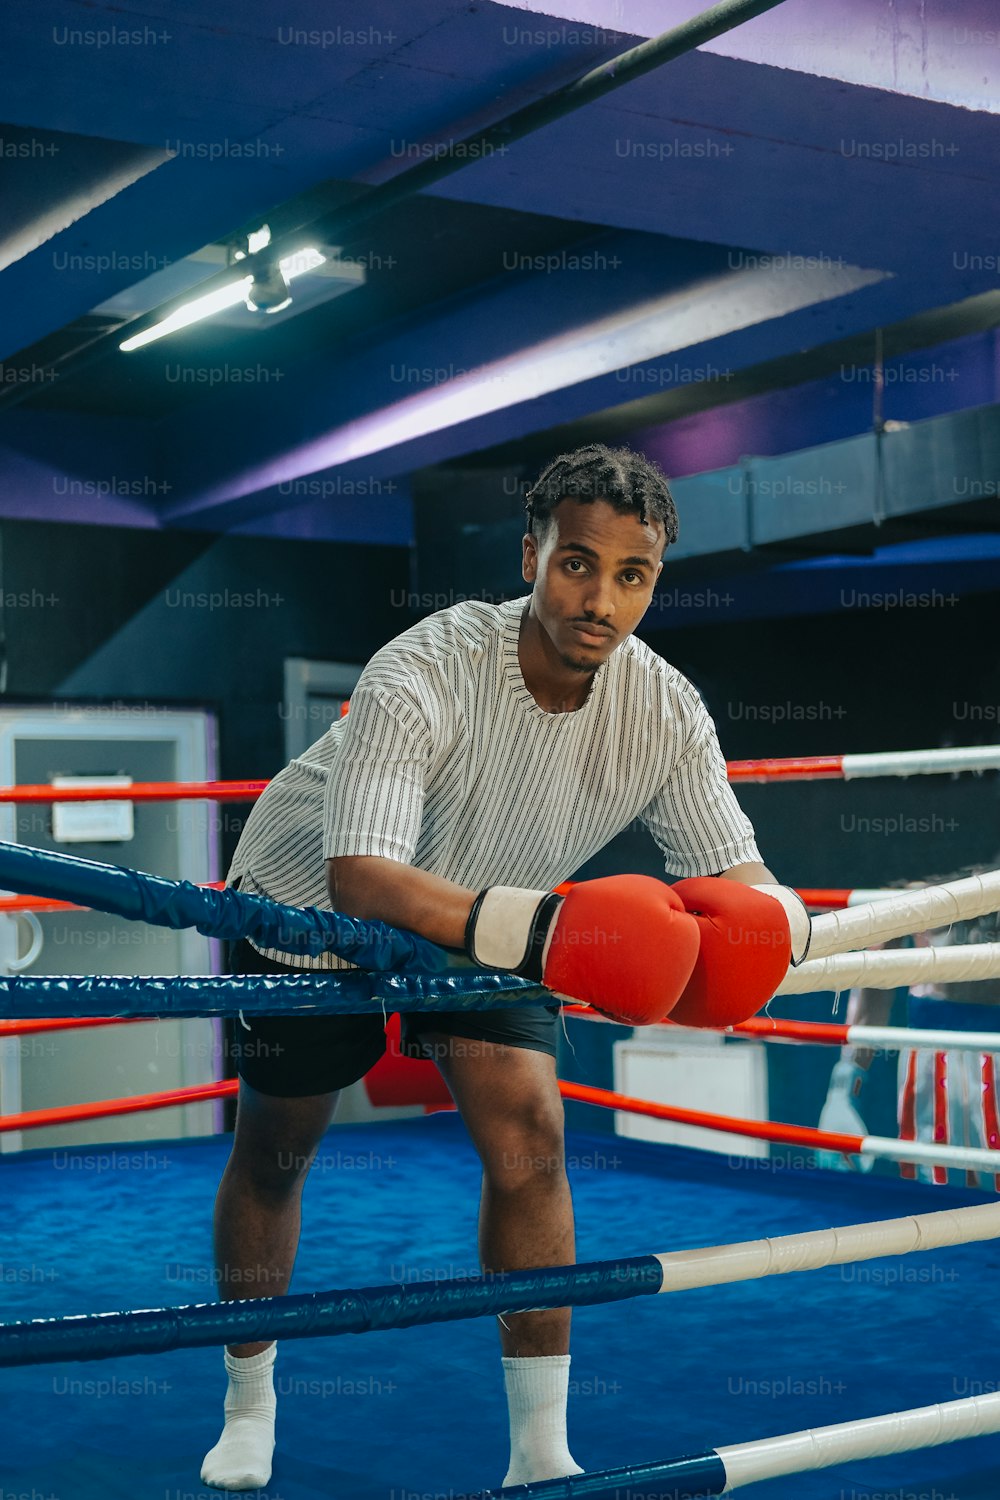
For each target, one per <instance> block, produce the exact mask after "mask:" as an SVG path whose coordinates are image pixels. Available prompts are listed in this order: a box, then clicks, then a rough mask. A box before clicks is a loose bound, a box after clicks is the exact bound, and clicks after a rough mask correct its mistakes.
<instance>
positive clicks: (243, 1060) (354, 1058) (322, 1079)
mask: <svg viewBox="0 0 1000 1500" xmlns="http://www.w3.org/2000/svg"><path fill="white" fill-rule="evenodd" d="M224 963H225V967H226V972H227V973H229V974H308V973H310V972H323V971H311V970H309V969H297V968H294V967H293V966H292V965H290V964H281V963H276V962H274V960H273V959H270V958H265V957H264V955H263V954H262V953H258V951H257V949H256V948H254V947H253V945H252V944H250V943H248V942H246V941H245V940H244V941H242V942H239V943H235V944H231V943H227V944H226V945H225V958H224ZM390 1014H391V1012H390ZM558 1015H559V1006H558V1005H557V1004H553V1005H523V1006H511V1007H509V1008H507V1009H504V1010H480V1011H464V1010H459V1011H455V1010H445V1011H439V1010H436V1011H409V1012H407V1013H406V1014H404V1015H403V1016H401V1018H400V1019H401V1032H402V1038H401V1043H400V1045H401V1047H402V1050H403V1051H404V1052H405V1053H406V1055H407V1057H417V1058H428V1059H431V1060H433V1058H434V1051H433V1045H432V1044H431V1043H430V1042H429V1041H426V1040H422V1036H421V1034H422V1033H425V1032H445V1033H446V1034H448V1035H449V1036H461V1037H470V1038H473V1039H475V1040H477V1041H485V1042H495V1043H497V1044H498V1045H505V1046H508V1047H526V1048H528V1050H529V1051H531V1052H544V1053H546V1054H547V1055H548V1056H549V1057H555V1055H556V1039H557V1034H558V1028H557V1019H556V1018H557V1017H558ZM235 1025H236V1036H235V1038H234V1053H235V1056H236V1060H237V1072H238V1073H239V1076H240V1077H241V1078H244V1079H245V1080H246V1082H247V1083H248V1084H249V1085H250V1087H251V1088H255V1089H257V1090H259V1092H260V1093H262V1094H277V1095H279V1096H280V1097H281V1098H301V1097H302V1096H304V1095H306V1094H328V1093H332V1092H333V1090H334V1089H342V1088H346V1087H347V1085H348V1084H350V1083H356V1082H357V1080H358V1079H359V1078H363V1077H364V1076H365V1074H366V1073H367V1072H368V1070H369V1069H370V1068H373V1067H374V1066H375V1064H376V1063H377V1062H378V1060H379V1058H380V1057H381V1056H382V1054H383V1052H384V1051H385V1020H384V1017H383V1015H382V1012H381V1011H376V1012H373V1013H371V1014H368V1015H347V1016H247V1017H246V1019H245V1021H244V1020H243V1019H242V1018H241V1017H239V1016H237V1017H236V1023H235Z"/></svg>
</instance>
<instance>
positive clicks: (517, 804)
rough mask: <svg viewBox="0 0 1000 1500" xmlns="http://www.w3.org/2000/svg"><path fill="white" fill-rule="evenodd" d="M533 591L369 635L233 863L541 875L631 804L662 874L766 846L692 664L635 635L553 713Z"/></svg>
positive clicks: (309, 884)
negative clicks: (534, 651) (388, 634)
mask: <svg viewBox="0 0 1000 1500" xmlns="http://www.w3.org/2000/svg"><path fill="white" fill-rule="evenodd" d="M527 604H528V599H527V598H520V599H512V600H507V601H506V602H504V603H502V604H488V603H484V602H482V601H480V600H466V601H464V602H462V603H461V604H455V605H453V606H452V607H451V608H450V609H444V610H441V611H440V612H439V613H437V614H433V615H429V616H428V617H427V618H426V619H424V620H421V621H420V623H419V624H417V625H414V626H413V627H412V628H411V629H410V630H406V631H404V632H403V634H402V635H400V636H397V637H396V639H395V640H393V641H390V642H389V644H388V645H387V646H384V647H383V648H382V649H381V650H380V651H378V652H376V654H375V655H374V656H373V657H372V658H371V660H370V661H369V663H368V665H367V666H366V667H365V669H364V671H363V672H362V674H361V678H360V680H359V681H358V684H357V686H356V687H355V689H354V691H353V692H352V694H351V710H350V713H349V714H348V715H347V716H346V717H345V718H343V719H340V720H339V721H338V722H337V723H336V724H334V725H333V726H332V727H331V728H330V729H328V730H327V732H326V733H325V734H324V735H323V736H322V738H320V739H318V740H317V741H316V743H315V744H314V745H313V746H312V747H311V748H310V749H309V750H307V751H306V753H305V754H304V755H301V756H298V757H297V758H296V759H295V760H293V761H291V762H290V763H289V764H288V765H287V766H286V767H285V769H284V770H283V771H281V772H279V774H278V775H277V776H276V777H275V778H274V780H273V781H272V782H270V783H269V785H268V786H267V788H266V789H265V791H264V792H263V794H262V796H261V797H260V799H259V800H258V802H257V803H256V805H255V806H254V807H253V809H252V810H251V813H250V816H249V818H248V819H247V822H246V825H245V827H244V829H243V832H242V834H241V836H240V840H239V844H238V845H237V848H236V853H235V855H234V856H233V861H232V864H231V866H230V869H229V874H228V876H227V879H228V880H229V881H230V882H232V881H233V880H235V879H236V878H237V877H239V878H240V884H241V887H242V889H244V890H249V891H252V892H259V893H262V894H264V895H268V896H271V897H272V898H273V899H274V900H276V901H282V902H287V903H289V904H291V905H293V906H318V907H323V908H328V907H329V904H330V899H329V894H328V892H327V885H326V873H325V866H324V860H325V859H329V858H333V857H335V856H338V855H349V854H368V855H381V856H383V857H385V858H387V859H395V860H399V861H401V862H402V863H404V864H411V865H414V866H416V867H417V868H418V869H421V870H428V871H430V872H431V873H432V874H434V875H441V876H443V877H444V878H445V879H447V880H452V881H455V882H456V883H457V884H459V885H463V886H466V887H468V888H469V889H470V890H480V889H481V888H482V887H483V886H486V885H516V886H527V887H530V888H537V889H549V888H551V887H552V886H554V885H557V884H558V883H559V882H560V881H563V880H567V879H568V878H569V877H570V876H571V875H572V874H573V873H574V871H576V870H578V869H579V868H580V866H581V865H582V864H584V862H585V861H586V860H588V859H590V857H591V856H592V855H593V854H596V853H597V851H598V850H599V849H601V848H603V846H604V845H605V844H607V843H608V841H609V840H610V839H612V838H613V837H614V836H615V834H617V833H620V832H621V831H622V830H623V829H624V828H626V827H627V826H628V825H629V824H630V823H631V822H632V821H633V819H636V818H639V819H641V820H642V822H643V823H644V824H645V825H646V827H648V829H649V831H650V832H651V833H652V835H653V838H654V839H655V840H656V842H657V844H658V845H659V846H660V848H661V849H662V851H663V854H664V856H665V861H666V869H667V872H668V873H669V874H673V875H681V876H687V875H716V874H718V873H719V872H720V871H721V870H725V869H728V868H729V867H730V866H732V865H736V864H742V863H743V862H745V861H747V860H759V859H760V855H759V853H758V850H757V845H756V843H755V841H754V833H753V828H752V827H751V824H750V821H749V819H748V818H747V817H746V815H745V814H744V813H743V811H742V810H741V808H740V806H739V804H738V803H737V801H736V798H735V796H734V794H733V791H732V789H731V787H730V785H729V783H728V781H727V779H726V766H725V761H724V760H723V757H722V752H721V751H720V749H719V742H718V739H717V736H716V732H715V725H714V724H713V722H712V719H711V718H710V716H709V714H708V711H707V709H706V708H705V705H704V704H703V703H702V701H701V698H700V697H699V695H698V693H697V691H696V690H695V688H694V687H693V686H692V684H691V683H690V682H689V681H688V680H687V678H686V677H684V676H683V675H682V674H681V673H680V672H678V671H677V669H676V668H675V667H672V666H670V665H669V663H667V662H666V661H664V660H663V658H662V657H660V656H657V655H656V653H655V652H654V651H651V650H650V649H649V647H648V646H646V645H644V644H643V642H642V641H640V640H638V639H637V638H636V637H635V636H632V635H630V636H627V637H626V639H625V640H624V641H622V642H621V644H620V645H619V646H618V647H617V648H616V649H615V651H613V652H612V654H611V656H610V657H608V659H607V660H606V661H605V662H603V663H602V664H601V665H600V666H599V667H598V669H597V671H596V672H595V674H594V677H593V680H592V685H591V688H590V692H589V694H588V696H587V699H586V701H585V702H584V704H583V706H582V707H581V708H578V709H576V710H575V711H573V712H570V713H549V712H548V711H547V710H545V709H543V708H540V707H539V705H538V704H537V703H536V702H535V700H534V698H533V697H532V695H531V694H530V692H529V691H528V689H527V688H526V686H525V684H524V678H523V677H522V675H521V669H520V665H519V663H518V655H517V648H518V634H519V628H520V622H521V616H522V614H523V613H524V610H525V608H526V607H527ZM266 951H268V954H269V956H270V957H273V958H276V959H277V960H278V961H279V962H282V963H287V964H292V965H295V966H298V967H302V968H311V967H327V968H341V967H344V964H343V962H342V961H341V960H340V959H338V958H336V957H335V956H334V955H333V954H323V955H320V956H319V957H317V958H312V957H310V956H309V955H307V954H290V953H287V954H286V953H278V952H276V951H272V950H266Z"/></svg>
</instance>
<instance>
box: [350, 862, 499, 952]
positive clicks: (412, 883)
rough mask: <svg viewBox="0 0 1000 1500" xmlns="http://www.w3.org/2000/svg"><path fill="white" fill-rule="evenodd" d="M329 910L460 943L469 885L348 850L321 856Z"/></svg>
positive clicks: (451, 945)
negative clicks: (347, 852)
mask: <svg viewBox="0 0 1000 1500" xmlns="http://www.w3.org/2000/svg"><path fill="white" fill-rule="evenodd" d="M326 883H327V888H328V890H329V892H330V904H331V906H332V907H333V910H334V911H339V912H343V913H344V915H345V916H348V917H361V918H363V919H364V920H365V921H367V922H376V921H380V922H388V923H389V925H390V926H391V927H405V928H406V929H407V931H409V932H417V933H419V934H420V936H421V937H425V938H428V939H429V940H430V941H431V942H432V943H440V944H441V946H442V947H444V948H463V947H464V945H465V924H466V922H467V921H468V920H469V913H470V912H471V910H472V904H473V902H474V901H475V899H476V895H477V893H476V892H475V891H469V890H466V889H465V887H464V886H461V885H456V884H455V883H454V881H451V880H445V879H443V878H442V876H440V875H431V874H429V873H428V871H426V870H417V869H414V867H413V866H412V865H404V864H402V863H401V862H400V861H399V860H396V859H385V858H383V857H381V856H380V855H370V854H349V855H341V856H339V857H338V858H336V859H328V860H327V861H326Z"/></svg>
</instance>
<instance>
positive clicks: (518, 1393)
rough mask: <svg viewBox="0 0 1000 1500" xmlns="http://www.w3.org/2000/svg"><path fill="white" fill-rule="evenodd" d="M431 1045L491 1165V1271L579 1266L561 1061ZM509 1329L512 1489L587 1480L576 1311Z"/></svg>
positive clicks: (488, 1046)
mask: <svg viewBox="0 0 1000 1500" xmlns="http://www.w3.org/2000/svg"><path fill="white" fill-rule="evenodd" d="M421 1039H422V1041H424V1042H425V1044H427V1045H429V1046H430V1047H431V1048H432V1049H433V1054H434V1058H435V1061H436V1062H437V1064H438V1067H439V1068H440V1069H441V1072H442V1074H443V1075H444V1078H445V1081H446V1082H447V1084H448V1087H449V1089H450V1090H451V1092H452V1095H453V1097H454V1099H455V1103H456V1104H457V1105H458V1108H459V1110H460V1112H461V1115H462V1118H463V1120H464V1121H465V1125H466V1128H467V1129H468V1132H469V1135H470V1136H471V1138H472V1141H473V1144H474V1145H475V1147H476V1150H477V1151H478V1153H479V1158H480V1160H481V1162H482V1164H483V1186H482V1197H481V1200H480V1209H479V1255H480V1261H481V1263H482V1266H483V1269H484V1270H485V1271H494V1272H499V1271H516V1270H523V1269H525V1268H526V1267H530V1266H560V1265H570V1264H572V1262H573V1260H574V1255H575V1246H574V1233H573V1203H572V1198H571V1196H570V1190H569V1182H568V1181H567V1178H566V1164H565V1146H564V1140H563V1106H562V1099H561V1097H560V1094H559V1089H558V1086H557V1083H556V1068H555V1060H554V1058H552V1057H550V1056H549V1055H548V1054H547V1053H545V1052H539V1051H534V1050H531V1049H529V1048H526V1047H514V1046H510V1045H507V1044H503V1043H494V1042H486V1041H480V1040H478V1039H473V1038H467V1037H461V1036H450V1035H445V1034H443V1033H440V1032H434V1033H424V1035H423V1036H422V1038H421ZM499 1322H500V1342H501V1347H502V1351H503V1355H504V1360H503V1364H504V1379H505V1384H506V1389H507V1399H508V1406H509V1410H510V1426H511V1462H510V1468H509V1470H508V1472H507V1476H506V1478H505V1479H504V1484H505V1485H510V1484H528V1483H532V1482H533V1481H535V1480H539V1479H555V1478H558V1477H560V1476H562V1475H565V1474H578V1473H580V1472H581V1470H580V1468H579V1465H578V1464H576V1463H574V1461H573V1459H572V1457H571V1455H570V1452H569V1449H568V1447H567V1444H566V1396H567V1391H568V1386H569V1330H570V1311H569V1309H568V1308H559V1309H553V1310H549V1311H542V1312H530V1313H514V1314H511V1315H510V1316H509V1317H506V1318H502V1319H500V1320H499Z"/></svg>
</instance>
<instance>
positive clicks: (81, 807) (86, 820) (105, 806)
mask: <svg viewBox="0 0 1000 1500" xmlns="http://www.w3.org/2000/svg"><path fill="white" fill-rule="evenodd" d="M52 785H53V786H54V787H71V786H72V787H78V786H101V787H105V786H121V787H125V786H131V785H132V778H131V776H53V778H52ZM132 809H133V804H132V803H131V802H53V804H52V837H53V838H54V839H55V841H56V843H57V844H94V843H98V842H104V843H123V842H125V841H126V840H127V839H130V838H133V837H134V835H135V823H134V820H133V815H132Z"/></svg>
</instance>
